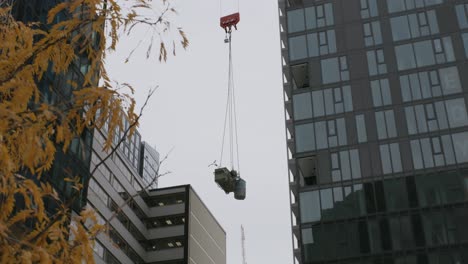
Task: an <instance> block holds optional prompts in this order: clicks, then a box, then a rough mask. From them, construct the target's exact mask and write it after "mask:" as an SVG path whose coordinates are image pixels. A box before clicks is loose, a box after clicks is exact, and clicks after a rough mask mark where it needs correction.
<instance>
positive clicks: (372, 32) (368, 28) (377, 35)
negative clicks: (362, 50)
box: [363, 21, 382, 47]
mask: <svg viewBox="0 0 468 264" xmlns="http://www.w3.org/2000/svg"><path fill="white" fill-rule="evenodd" d="M363 27H364V43H365V45H366V47H369V46H374V45H379V44H382V31H381V29H380V21H373V22H370V23H365V24H364V25H363Z"/></svg>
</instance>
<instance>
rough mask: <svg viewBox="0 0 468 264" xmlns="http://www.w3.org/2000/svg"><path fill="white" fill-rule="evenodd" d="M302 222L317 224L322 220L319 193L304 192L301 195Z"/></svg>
mask: <svg viewBox="0 0 468 264" xmlns="http://www.w3.org/2000/svg"><path fill="white" fill-rule="evenodd" d="M299 199H300V200H299V204H300V208H301V222H302V223H308V222H316V221H320V219H321V211H320V198H319V191H311V192H302V193H300V195H299Z"/></svg>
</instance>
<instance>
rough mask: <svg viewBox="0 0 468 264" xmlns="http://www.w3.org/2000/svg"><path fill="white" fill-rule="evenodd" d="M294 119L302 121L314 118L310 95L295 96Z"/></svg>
mask: <svg viewBox="0 0 468 264" xmlns="http://www.w3.org/2000/svg"><path fill="white" fill-rule="evenodd" d="M293 106H294V119H295V120H301V119H307V118H311V117H312V98H311V97H310V93H300V94H295V95H293Z"/></svg>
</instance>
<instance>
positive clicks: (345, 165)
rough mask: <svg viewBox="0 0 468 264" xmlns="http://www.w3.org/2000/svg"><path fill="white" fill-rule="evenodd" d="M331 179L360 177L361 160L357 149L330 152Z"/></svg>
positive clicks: (344, 179) (335, 180)
mask: <svg viewBox="0 0 468 264" xmlns="http://www.w3.org/2000/svg"><path fill="white" fill-rule="evenodd" d="M330 158H331V173H332V181H334V182H337V181H342V180H343V181H347V180H351V179H358V178H361V162H360V160H359V151H358V150H357V149H352V150H346V151H340V152H336V153H331V155H330Z"/></svg>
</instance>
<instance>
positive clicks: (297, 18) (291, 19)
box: [288, 9, 305, 33]
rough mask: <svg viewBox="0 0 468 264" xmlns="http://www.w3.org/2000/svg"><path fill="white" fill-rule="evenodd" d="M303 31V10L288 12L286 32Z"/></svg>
mask: <svg viewBox="0 0 468 264" xmlns="http://www.w3.org/2000/svg"><path fill="white" fill-rule="evenodd" d="M303 30H305V20H304V9H296V10H291V11H288V32H289V33H293V32H298V31H303Z"/></svg>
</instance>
